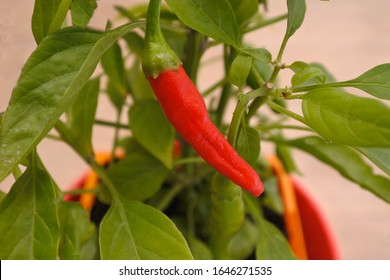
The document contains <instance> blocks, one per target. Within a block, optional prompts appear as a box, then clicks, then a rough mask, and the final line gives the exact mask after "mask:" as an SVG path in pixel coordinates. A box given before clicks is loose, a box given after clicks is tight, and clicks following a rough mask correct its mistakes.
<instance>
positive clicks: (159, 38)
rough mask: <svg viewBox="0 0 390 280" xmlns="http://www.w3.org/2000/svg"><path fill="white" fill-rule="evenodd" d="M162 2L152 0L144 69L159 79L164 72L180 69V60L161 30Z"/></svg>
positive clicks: (147, 24) (148, 19) (146, 33)
mask: <svg viewBox="0 0 390 280" xmlns="http://www.w3.org/2000/svg"><path fill="white" fill-rule="evenodd" d="M160 6H161V0H150V2H149V7H148V15H147V21H146V31H145V48H144V53H143V62H142V68H143V71H144V73H145V74H146V75H147V76H151V77H153V78H157V77H158V76H159V75H160V74H161V73H162V72H164V71H166V70H168V69H170V70H174V69H178V67H179V65H180V60H179V58H178V57H177V55H176V54H175V52H174V51H173V50H172V49H171V48H170V47H169V45H168V43H167V42H166V41H165V39H164V36H163V34H162V33H161V29H160Z"/></svg>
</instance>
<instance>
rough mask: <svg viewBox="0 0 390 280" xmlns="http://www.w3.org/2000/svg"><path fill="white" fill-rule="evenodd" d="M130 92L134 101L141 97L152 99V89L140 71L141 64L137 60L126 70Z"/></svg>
mask: <svg viewBox="0 0 390 280" xmlns="http://www.w3.org/2000/svg"><path fill="white" fill-rule="evenodd" d="M128 80H129V87H130V94H131V95H132V97H133V99H134V101H135V102H137V101H139V100H142V99H154V98H155V97H154V93H153V90H152V88H151V86H150V84H149V82H148V80H146V77H145V74H144V73H143V72H142V69H141V64H140V62H139V61H138V60H136V61H134V64H133V66H132V67H131V68H130V70H129V72H128Z"/></svg>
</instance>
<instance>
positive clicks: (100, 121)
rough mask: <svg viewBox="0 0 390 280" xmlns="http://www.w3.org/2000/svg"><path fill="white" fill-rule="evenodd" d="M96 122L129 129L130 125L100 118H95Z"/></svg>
mask: <svg viewBox="0 0 390 280" xmlns="http://www.w3.org/2000/svg"><path fill="white" fill-rule="evenodd" d="M95 124H98V125H103V126H111V127H117V126H118V127H119V128H123V129H129V126H128V125H126V124H121V123H115V122H111V121H106V120H98V119H96V120H95Z"/></svg>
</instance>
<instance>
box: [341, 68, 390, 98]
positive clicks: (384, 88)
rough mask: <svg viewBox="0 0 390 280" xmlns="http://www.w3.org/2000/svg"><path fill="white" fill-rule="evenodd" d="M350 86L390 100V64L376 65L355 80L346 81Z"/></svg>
mask: <svg viewBox="0 0 390 280" xmlns="http://www.w3.org/2000/svg"><path fill="white" fill-rule="evenodd" d="M345 83H347V84H350V86H353V87H356V88H359V89H361V90H363V91H365V92H367V93H369V94H372V95H373V96H376V97H378V98H382V99H388V100H389V99H390V63H386V64H382V65H378V66H376V67H374V68H372V69H370V70H368V71H367V72H365V73H363V74H362V75H360V76H359V77H357V78H356V79H353V80H350V81H346V82H345Z"/></svg>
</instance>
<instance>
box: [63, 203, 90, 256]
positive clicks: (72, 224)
mask: <svg viewBox="0 0 390 280" xmlns="http://www.w3.org/2000/svg"><path fill="white" fill-rule="evenodd" d="M59 210H60V211H59V219H60V225H61V227H60V228H61V239H60V245H59V257H60V259H62V260H81V259H94V258H95V256H96V254H97V242H96V244H95V246H94V247H93V246H89V243H90V242H91V241H92V242H91V243H93V241H94V239H95V238H96V236H95V233H96V232H95V226H94V225H93V223H92V222H91V221H90V219H89V217H88V215H87V212H86V211H85V210H84V208H82V207H81V205H80V204H79V203H76V202H68V201H65V202H61V204H60V209H59ZM85 246H88V249H89V251H88V252H85V251H84V250H83V248H84V247H85ZM86 253H87V254H86Z"/></svg>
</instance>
